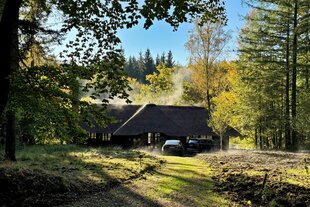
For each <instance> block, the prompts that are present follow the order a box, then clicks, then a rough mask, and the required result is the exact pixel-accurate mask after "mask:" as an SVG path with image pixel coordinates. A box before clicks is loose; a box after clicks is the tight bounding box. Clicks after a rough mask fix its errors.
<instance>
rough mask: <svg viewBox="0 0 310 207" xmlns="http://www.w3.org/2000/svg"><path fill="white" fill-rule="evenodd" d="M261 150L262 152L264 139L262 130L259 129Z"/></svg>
mask: <svg viewBox="0 0 310 207" xmlns="http://www.w3.org/2000/svg"><path fill="white" fill-rule="evenodd" d="M259 148H260V150H262V149H263V138H262V128H261V127H259Z"/></svg>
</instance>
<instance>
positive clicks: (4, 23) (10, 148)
mask: <svg viewBox="0 0 310 207" xmlns="http://www.w3.org/2000/svg"><path fill="white" fill-rule="evenodd" d="M20 4H21V1H20V0H14V1H9V0H8V1H6V3H5V6H4V9H3V14H2V19H1V23H0V32H1V34H2V38H0V41H1V47H0V48H1V49H0V51H1V53H0V54H1V56H0V57H1V58H2V59H1V64H2V67H1V69H2V70H1V72H0V95H1V99H0V100H1V101H0V113H1V114H2V113H3V112H4V110H5V107H7V106H8V111H7V112H6V113H7V114H6V116H7V122H8V123H7V130H6V144H5V157H6V159H8V160H12V161H16V158H15V140H16V132H15V113H14V111H13V110H14V106H13V105H12V104H9V102H10V99H12V97H13V91H12V89H11V88H12V81H13V73H14V72H15V71H16V70H18V61H19V57H18V18H19V7H20Z"/></svg>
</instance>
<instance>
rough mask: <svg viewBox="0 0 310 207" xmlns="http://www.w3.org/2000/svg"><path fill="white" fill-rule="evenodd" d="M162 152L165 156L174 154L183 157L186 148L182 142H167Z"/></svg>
mask: <svg viewBox="0 0 310 207" xmlns="http://www.w3.org/2000/svg"><path fill="white" fill-rule="evenodd" d="M161 150H162V153H163V155H168V154H173V155H180V156H182V155H183V154H184V148H183V145H182V142H181V141H180V140H166V142H165V144H164V145H163V146H162V148H161Z"/></svg>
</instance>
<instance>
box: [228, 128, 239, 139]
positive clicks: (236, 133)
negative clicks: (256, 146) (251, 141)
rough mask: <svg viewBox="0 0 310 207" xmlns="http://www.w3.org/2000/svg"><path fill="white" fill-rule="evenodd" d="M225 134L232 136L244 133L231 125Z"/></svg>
mask: <svg viewBox="0 0 310 207" xmlns="http://www.w3.org/2000/svg"><path fill="white" fill-rule="evenodd" d="M225 135H226V136H230V137H242V135H241V134H240V133H239V132H238V131H237V130H235V129H234V128H232V127H229V128H228V129H227V131H226V132H225Z"/></svg>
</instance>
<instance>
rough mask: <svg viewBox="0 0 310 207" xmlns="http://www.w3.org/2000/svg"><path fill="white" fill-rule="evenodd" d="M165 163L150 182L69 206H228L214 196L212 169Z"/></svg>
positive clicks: (189, 161) (188, 161) (170, 159)
mask: <svg viewBox="0 0 310 207" xmlns="http://www.w3.org/2000/svg"><path fill="white" fill-rule="evenodd" d="M162 158H164V159H165V160H166V163H165V164H164V166H162V167H161V168H159V169H157V170H155V171H154V172H153V173H152V175H150V176H148V177H147V180H137V181H136V182H134V183H131V184H130V185H126V186H119V187H116V188H113V189H111V190H110V191H108V192H100V193H97V194H95V195H92V196H88V197H87V198H85V199H83V200H82V201H79V202H76V203H74V204H72V205H68V206H107V207H108V206H171V207H174V206H184V207H187V206H214V207H216V206H228V204H229V201H228V200H225V199H223V198H222V197H221V196H220V195H219V194H218V193H214V192H213V190H212V189H213V181H212V179H211V177H210V175H211V169H210V167H209V166H208V165H206V164H205V163H204V162H203V161H202V160H198V159H195V158H190V157H176V156H166V157H162Z"/></svg>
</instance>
